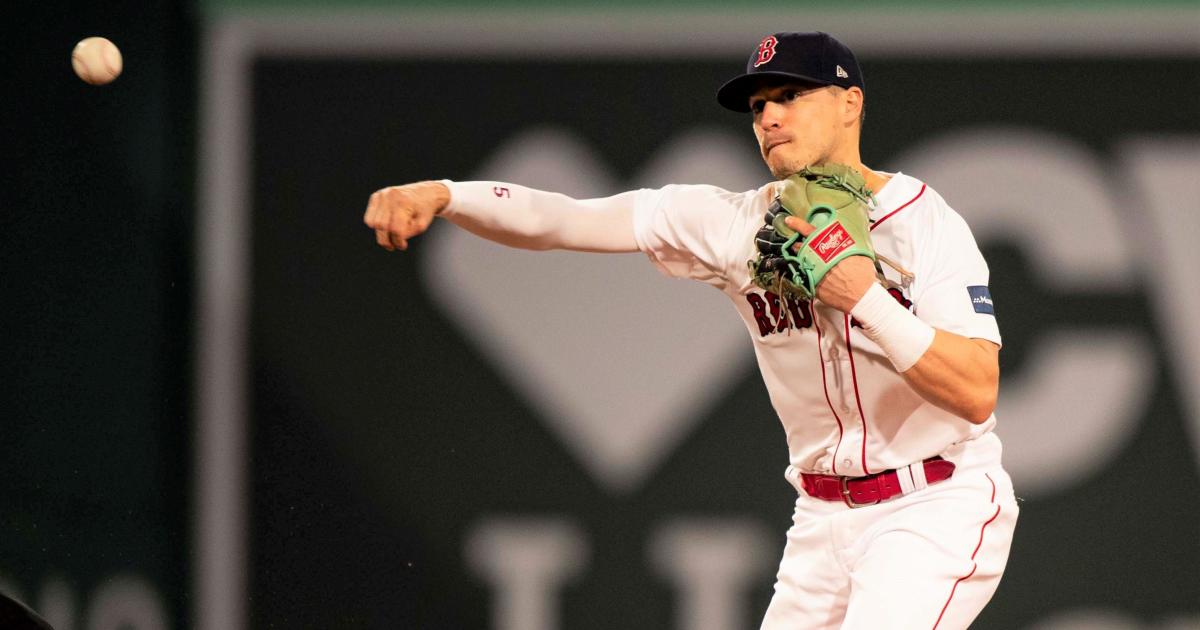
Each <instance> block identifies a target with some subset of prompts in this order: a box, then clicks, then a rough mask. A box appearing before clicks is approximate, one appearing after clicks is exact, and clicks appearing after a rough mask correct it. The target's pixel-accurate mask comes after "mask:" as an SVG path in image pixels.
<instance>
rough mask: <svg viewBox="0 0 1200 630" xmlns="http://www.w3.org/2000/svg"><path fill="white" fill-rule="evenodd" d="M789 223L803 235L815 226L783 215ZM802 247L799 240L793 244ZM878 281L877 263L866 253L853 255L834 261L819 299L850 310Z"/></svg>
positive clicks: (823, 279)
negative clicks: (836, 262) (876, 276)
mask: <svg viewBox="0 0 1200 630" xmlns="http://www.w3.org/2000/svg"><path fill="white" fill-rule="evenodd" d="M784 221H785V222H786V223H787V224H788V227H790V228H792V229H793V230H796V231H797V232H799V233H800V234H802V235H804V236H808V235H809V234H811V233H812V232H813V231H814V230H815V229H816V228H814V227H813V226H812V225H811V224H809V223H808V222H807V221H805V220H804V219H801V218H799V217H788V218H786V219H784ZM792 248H793V249H794V250H799V249H800V244H799V243H797V244H795V245H793V246H792ZM873 282H875V265H874V263H872V262H871V259H870V258H867V257H866V256H850V257H849V258H845V259H843V260H842V261H841V262H839V263H838V264H836V265H834V266H833V268H832V269H830V270H829V273H827V274H825V277H824V278H822V279H821V284H818V285H817V299H818V300H821V301H822V302H824V303H826V304H828V305H830V306H832V307H833V308H836V309H837V310H839V311H842V312H843V313H849V312H850V309H852V308H854V305H855V304H858V301H859V300H861V299H862V296H863V295H865V294H866V292H867V289H869V288H871V283H873Z"/></svg>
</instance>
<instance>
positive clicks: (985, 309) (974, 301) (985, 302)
mask: <svg viewBox="0 0 1200 630" xmlns="http://www.w3.org/2000/svg"><path fill="white" fill-rule="evenodd" d="M967 293H970V294H971V306H973V307H975V312H976V313H984V314H986V315H991V316H992V317H995V316H996V309H995V308H993V307H992V294H991V292H990V291H988V288H987V287H985V286H975V287H967Z"/></svg>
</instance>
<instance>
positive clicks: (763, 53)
mask: <svg viewBox="0 0 1200 630" xmlns="http://www.w3.org/2000/svg"><path fill="white" fill-rule="evenodd" d="M778 43H779V40H778V39H775V36H774V35H770V36H768V37H767V38H766V39H764V40H762V43H761V44H759V45H758V60H757V61H755V62H754V67H755V68H757V67H759V66H761V65H763V64H764V63H767V62H768V61H770V60H771V58H772V57H774V56H775V45H776V44H778Z"/></svg>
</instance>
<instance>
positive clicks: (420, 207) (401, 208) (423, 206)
mask: <svg viewBox="0 0 1200 630" xmlns="http://www.w3.org/2000/svg"><path fill="white" fill-rule="evenodd" d="M448 203H450V190H449V189H447V188H446V186H445V185H444V184H442V183H441V182H432V181H431V182H417V183H415V184H405V185H404V186H389V187H387V188H383V189H380V190H377V191H375V192H374V193H373V194H372V195H371V200H370V201H369V202H368V203H367V212H366V214H364V215H363V223H366V224H367V227H369V228H371V229H372V230H375V242H376V243H379V246H380V247H382V248H384V249H386V250H388V251H389V252H391V251H395V250H397V249H402V250H403V249H408V239H410V238H412V237H414V236H417V235H418V234H421V233H423V232H424V231H425V230H427V229H429V224H430V223H433V218H434V217H435V216H436V215H437V213H439V212H441V211H442V208H445V207H446V204H448Z"/></svg>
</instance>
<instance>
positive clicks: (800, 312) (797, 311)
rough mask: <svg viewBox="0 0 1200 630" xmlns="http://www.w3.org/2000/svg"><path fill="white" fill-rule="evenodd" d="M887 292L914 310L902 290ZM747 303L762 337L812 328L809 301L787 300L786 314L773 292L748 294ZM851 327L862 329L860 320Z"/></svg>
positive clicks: (893, 289) (852, 323) (852, 322)
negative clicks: (752, 310)
mask: <svg viewBox="0 0 1200 630" xmlns="http://www.w3.org/2000/svg"><path fill="white" fill-rule="evenodd" d="M887 291H888V293H889V294H891V296H892V297H893V298H895V300H896V301H897V302H899V303H900V306H903V307H904V308H906V309H910V310H911V309H912V300H910V299H908V298H907V297H905V295H904V293H903V292H902V291H901V290H900V289H897V288H894V287H893V288H891V289H888V290H887ZM746 302H748V303H749V304H750V308H752V309H754V321H755V322H756V323H757V324H758V334H759V336H760V337H766V336H767V335H770V334H774V333H781V332H784V331H787V330H793V329H794V330H802V329H806V328H812V325H813V316H812V303H811V302H809V301H808V300H800V299H796V298H792V297H789V298H787V300H786V303H787V313H786V314H785V313H784V312H783V310H782V309H781V308H780V305H779V296H778V295H775V293H773V292H771V291H766V292H764V293H762V294H759V293H747V294H746ZM785 315H786V317H785ZM850 325H851V326H853V327H855V328H862V324H860V323H858V320H857V319H854V318H851V319H850Z"/></svg>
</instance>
